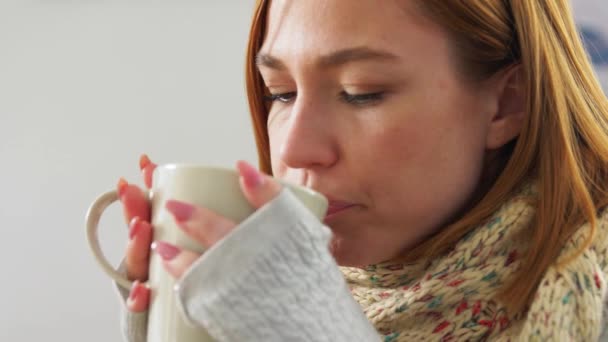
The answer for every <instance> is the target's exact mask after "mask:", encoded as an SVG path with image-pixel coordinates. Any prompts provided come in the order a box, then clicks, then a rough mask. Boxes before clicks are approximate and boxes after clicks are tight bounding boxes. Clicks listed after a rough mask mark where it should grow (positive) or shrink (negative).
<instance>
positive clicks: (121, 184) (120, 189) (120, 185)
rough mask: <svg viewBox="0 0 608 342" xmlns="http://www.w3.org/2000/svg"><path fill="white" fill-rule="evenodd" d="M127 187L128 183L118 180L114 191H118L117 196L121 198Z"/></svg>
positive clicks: (121, 179) (122, 179)
mask: <svg viewBox="0 0 608 342" xmlns="http://www.w3.org/2000/svg"><path fill="white" fill-rule="evenodd" d="M127 186H129V183H127V181H126V180H125V179H124V178H120V179H119V180H118V185H116V189H118V196H122V195H124V194H125V190H126V189H127Z"/></svg>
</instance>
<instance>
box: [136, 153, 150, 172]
mask: <svg viewBox="0 0 608 342" xmlns="http://www.w3.org/2000/svg"><path fill="white" fill-rule="evenodd" d="M150 164H152V161H150V158H149V157H148V155H147V154H142V155H141V156H140V157H139V169H140V170H143V169H145V168H146V167H147V166H148V165H150Z"/></svg>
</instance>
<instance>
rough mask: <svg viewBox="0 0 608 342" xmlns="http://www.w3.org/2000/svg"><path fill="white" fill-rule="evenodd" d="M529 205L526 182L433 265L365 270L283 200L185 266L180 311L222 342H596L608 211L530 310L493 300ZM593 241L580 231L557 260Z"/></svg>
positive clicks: (509, 267) (516, 258) (522, 243)
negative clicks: (347, 262) (340, 262)
mask: <svg viewBox="0 0 608 342" xmlns="http://www.w3.org/2000/svg"><path fill="white" fill-rule="evenodd" d="M534 197H536V194H535V190H534V188H533V187H532V186H530V185H526V186H525V187H523V188H522V190H521V191H519V192H518V193H517V194H516V196H514V197H513V198H512V199H510V200H509V201H508V202H507V203H505V204H504V205H503V206H502V207H501V208H500V210H498V211H497V212H496V214H495V215H494V216H493V217H492V218H491V219H490V220H488V221H487V222H486V223H485V224H483V225H481V226H479V227H477V228H475V229H473V230H472V231H471V232H470V233H469V234H467V236H465V237H464V238H463V239H462V240H461V241H459V242H458V243H457V244H456V246H455V248H453V250H452V251H451V252H449V253H448V254H446V255H445V256H443V257H440V258H437V259H436V260H433V261H432V262H431V263H428V264H423V263H421V262H420V263H413V264H398V263H382V264H378V265H373V266H369V267H367V268H365V269H360V268H351V267H340V268H339V267H338V266H337V265H336V264H335V262H334V260H333V258H331V255H330V254H329V251H328V248H327V242H328V240H329V238H330V232H329V230H328V229H327V228H326V227H324V226H323V225H321V224H320V223H319V222H318V220H316V219H315V218H314V217H312V215H311V214H310V213H309V212H307V210H306V209H303V207H302V206H301V205H300V204H299V202H297V200H296V199H295V197H293V196H292V195H290V194H289V193H288V192H287V191H284V192H283V193H282V194H281V196H279V198H277V199H275V200H274V201H273V202H271V203H270V204H269V205H267V206H265V207H264V208H262V209H260V210H259V211H258V212H256V213H255V214H254V215H252V216H251V217H250V218H249V219H247V220H246V222H244V223H243V224H241V225H240V226H239V228H237V230H235V231H234V232H233V233H231V234H230V235H229V236H227V237H226V238H225V239H223V240H222V241H221V242H220V243H218V244H217V245H216V246H214V247H213V248H211V249H210V250H209V251H207V253H205V254H204V255H203V256H202V257H201V258H200V259H199V260H197V262H196V263H195V264H194V265H193V266H192V267H191V268H190V270H189V271H188V273H187V274H186V275H185V276H184V277H183V278H182V280H181V282H180V284H179V290H178V292H177V295H178V298H179V302H180V303H181V304H180V305H181V310H182V312H183V313H184V314H185V316H186V317H188V319H189V320H190V321H191V322H192V323H194V324H198V325H200V326H203V327H205V328H206V329H207V330H208V331H209V332H210V334H211V335H212V336H214V338H216V339H217V340H218V341H348V342H351V341H374V340H378V339H380V338H382V340H383V341H385V342H391V341H483V340H492V341H495V340H496V341H597V340H598V338H599V336H600V333H601V330H602V329H604V330H605V326H606V324H605V322H602V309H603V305H604V303H605V300H606V288H607V287H606V281H607V272H608V266H607V264H608V260H607V259H608V249H607V246H608V234H607V231H608V215H607V214H606V213H604V214H602V215H600V217H599V220H598V230H597V233H596V236H595V238H594V243H593V245H592V246H591V247H590V248H588V249H587V250H586V251H585V252H584V254H583V255H581V256H580V257H578V258H577V259H576V260H574V261H573V262H572V263H570V264H569V265H567V266H566V267H565V268H563V269H557V268H556V267H555V266H551V267H550V268H549V269H548V270H547V272H546V274H545V275H544V277H543V279H542V281H541V283H540V285H539V287H538V289H537V292H536V295H535V297H534V300H533V302H532V304H531V306H530V308H529V310H528V311H526V312H522V313H516V314H509V313H507V312H506V311H505V309H504V307H503V305H502V304H501V303H500V302H498V301H496V300H495V295H496V293H497V291H498V289H499V288H500V287H501V286H502V285H503V284H504V283H505V282H507V281H509V279H510V277H512V275H513V274H514V272H516V270H517V268H518V266H519V264H520V262H521V258H522V255H525V252H526V240H525V238H526V234H527V230H528V229H534V228H533V227H530V223H531V221H532V218H533V215H534V207H533V205H531V203H532V201H530V199H531V198H534ZM588 233H589V229H588V226H587V225H584V226H582V227H581V228H580V229H579V230H578V232H577V233H576V234H575V236H573V238H572V239H571V240H570V241H569V243H568V244H567V245H566V246H565V248H564V250H563V251H562V255H569V254H570V253H571V252H572V251H573V250H575V249H576V247H577V246H579V245H580V244H581V243H582V242H583V241H584V239H585V236H586V234H588ZM340 271H341V272H340ZM345 280H346V282H345ZM349 290H350V291H349ZM353 298H354V300H353ZM357 303H358V304H359V305H357ZM131 322H132V323H133V322H135V321H131ZM370 322H371V323H370ZM139 324H140V325H130V326H129V325H128V326H127V328H128V329H127V331H126V332H125V334H126V335H127V336H131V338H132V339H128V341H131V342H136V341H137V342H144V340H141V339H133V338H134V337H136V336H139V337H140V336H142V333H141V332H142V331H145V326H144V325H141V324H143V323H141V321H140V323H139ZM372 324H373V325H372ZM374 328H375V329H374ZM375 330H377V332H379V333H380V336H378V334H377V332H376V331H375ZM140 338H141V337H140Z"/></svg>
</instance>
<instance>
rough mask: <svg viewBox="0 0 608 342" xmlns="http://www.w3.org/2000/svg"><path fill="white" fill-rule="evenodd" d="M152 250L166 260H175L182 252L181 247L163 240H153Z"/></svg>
mask: <svg viewBox="0 0 608 342" xmlns="http://www.w3.org/2000/svg"><path fill="white" fill-rule="evenodd" d="M152 250H153V251H155V252H156V253H158V254H159V255H160V257H161V258H163V260H165V261H170V260H173V259H174V258H175V257H176V256H177V255H178V254H179V253H180V249H179V248H177V247H176V246H173V245H172V244H170V243H167V242H163V241H155V242H153V243H152Z"/></svg>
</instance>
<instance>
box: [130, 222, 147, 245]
mask: <svg viewBox="0 0 608 342" xmlns="http://www.w3.org/2000/svg"><path fill="white" fill-rule="evenodd" d="M146 225H148V222H146V221H144V220H142V219H141V218H139V216H135V217H134V218H133V219H132V220H131V222H130V223H129V239H131V240H133V238H134V237H136V236H137V235H138V234H139V232H141V230H142V229H143V227H144V226H146Z"/></svg>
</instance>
